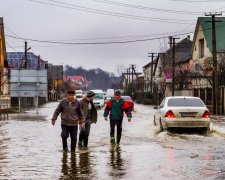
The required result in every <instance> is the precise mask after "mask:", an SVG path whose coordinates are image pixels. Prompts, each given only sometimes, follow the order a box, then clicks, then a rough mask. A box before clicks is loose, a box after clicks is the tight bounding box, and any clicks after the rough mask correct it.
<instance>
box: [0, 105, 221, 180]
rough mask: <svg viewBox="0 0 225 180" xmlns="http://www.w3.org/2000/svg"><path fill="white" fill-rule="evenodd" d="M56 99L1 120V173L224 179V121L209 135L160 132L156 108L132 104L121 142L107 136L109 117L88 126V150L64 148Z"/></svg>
mask: <svg viewBox="0 0 225 180" xmlns="http://www.w3.org/2000/svg"><path fill="white" fill-rule="evenodd" d="M56 105H57V103H49V104H47V105H45V106H43V107H42V108H40V109H39V115H38V116H36V115H35V111H29V112H28V113H26V114H24V115H23V114H22V115H20V116H18V115H14V116H10V119H9V120H5V121H0V179H107V180H108V179H138V180H140V179H173V180H174V179H198V180H199V179H225V161H224V159H225V153H224V152H225V125H224V123H222V122H216V123H213V124H212V125H211V127H212V128H211V132H210V134H209V135H208V136H203V135H199V134H176V133H175V134H174V133H170V132H162V133H158V132H157V128H155V127H154V126H153V121H152V120H153V114H154V110H153V109H152V107H149V106H142V105H136V108H135V111H136V112H135V113H134V118H133V121H132V122H130V123H128V122H127V119H126V118H125V120H124V126H123V137H122V140H121V145H120V146H119V147H115V146H111V145H110V142H109V122H105V121H104V120H103V118H102V113H103V111H102V110H101V111H99V119H98V123H97V124H96V125H93V126H92V129H91V134H90V139H89V141H90V143H89V148H88V149H87V150H84V149H77V151H76V153H75V154H71V153H70V152H68V153H63V152H62V150H61V149H62V146H61V138H60V132H61V129H60V119H59V118H58V120H57V122H56V125H55V126H54V127H53V126H52V125H51V123H50V119H51V116H52V113H53V111H54V109H55V107H56Z"/></svg>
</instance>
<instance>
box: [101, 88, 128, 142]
mask: <svg viewBox="0 0 225 180" xmlns="http://www.w3.org/2000/svg"><path fill="white" fill-rule="evenodd" d="M124 111H125V113H126V114H127V118H128V122H130V121H131V118H132V114H131V110H130V107H129V105H128V103H127V102H126V101H125V100H124V99H122V98H121V92H120V91H119V90H116V91H115V93H114V97H113V99H111V100H109V101H108V102H107V103H106V107H105V111H104V118H105V120H106V121H107V120H108V119H107V116H108V115H109V114H110V116H109V118H110V137H111V143H113V144H114V143H115V138H114V134H115V126H117V138H116V140H117V141H116V143H117V144H119V143H120V139H121V135H122V122H123V114H124Z"/></svg>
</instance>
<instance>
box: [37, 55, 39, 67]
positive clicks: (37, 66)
mask: <svg viewBox="0 0 225 180" xmlns="http://www.w3.org/2000/svg"><path fill="white" fill-rule="evenodd" d="M37 63H38V66H37V69H38V70H39V69H40V55H38V62H37Z"/></svg>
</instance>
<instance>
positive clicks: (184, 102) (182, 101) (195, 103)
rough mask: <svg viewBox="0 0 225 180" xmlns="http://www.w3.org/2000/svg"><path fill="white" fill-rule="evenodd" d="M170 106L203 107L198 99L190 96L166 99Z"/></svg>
mask: <svg viewBox="0 0 225 180" xmlns="http://www.w3.org/2000/svg"><path fill="white" fill-rule="evenodd" d="M168 106H170V107H205V105H204V103H203V102H202V101H201V100H200V99H192V98H174V99H169V100H168Z"/></svg>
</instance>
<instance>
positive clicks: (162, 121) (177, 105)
mask: <svg viewBox="0 0 225 180" xmlns="http://www.w3.org/2000/svg"><path fill="white" fill-rule="evenodd" d="M157 109H158V110H157V112H156V113H155V115H154V125H155V126H158V127H159V130H160V131H163V130H166V129H168V128H203V130H204V131H205V132H206V133H208V132H209V129H210V113H209V110H208V109H207V107H206V106H205V104H204V102H203V101H202V100H201V99H200V98H198V97H188V96H173V97H166V98H165V99H164V100H163V101H162V103H161V104H160V106H159V107H157Z"/></svg>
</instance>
